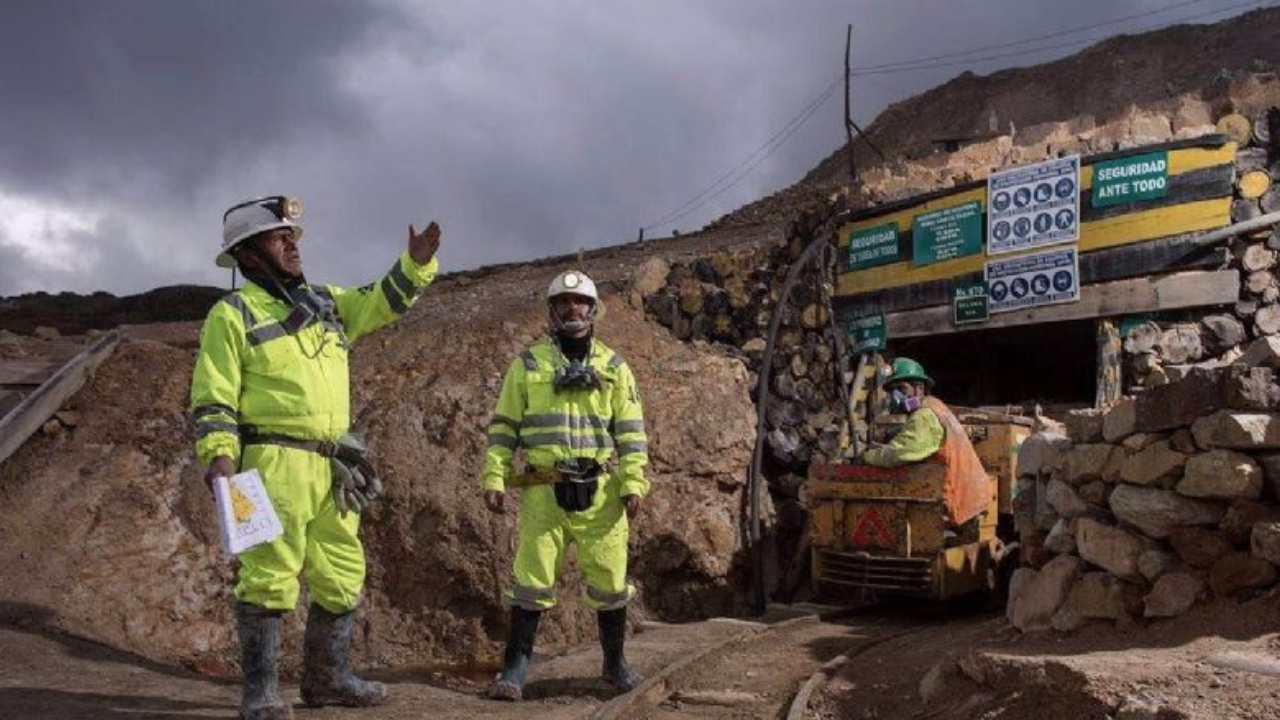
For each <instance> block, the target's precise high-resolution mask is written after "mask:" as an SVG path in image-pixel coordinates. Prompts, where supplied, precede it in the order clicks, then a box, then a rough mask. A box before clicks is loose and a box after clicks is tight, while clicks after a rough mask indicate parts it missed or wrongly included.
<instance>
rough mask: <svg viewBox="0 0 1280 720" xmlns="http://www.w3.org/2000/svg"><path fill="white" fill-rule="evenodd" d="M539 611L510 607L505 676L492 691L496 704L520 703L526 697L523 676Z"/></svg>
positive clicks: (503, 671)
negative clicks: (502, 701) (512, 701)
mask: <svg viewBox="0 0 1280 720" xmlns="http://www.w3.org/2000/svg"><path fill="white" fill-rule="evenodd" d="M541 617H542V611H540V610H526V609H524V608H521V607H516V606H514V605H513V606H512V607H511V627H510V628H509V629H508V630H507V650H506V652H505V653H503V655H502V675H501V676H500V677H498V679H497V680H495V681H494V682H493V685H492V686H491V687H490V688H489V697H491V698H493V699H494V700H519V699H521V698H523V697H524V676H525V673H527V672H528V671H529V660H530V659H531V658H532V657H533V639H534V637H536V636H537V634H538V620H539V619H541Z"/></svg>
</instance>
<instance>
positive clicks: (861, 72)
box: [853, 0, 1270, 77]
mask: <svg viewBox="0 0 1280 720" xmlns="http://www.w3.org/2000/svg"><path fill="white" fill-rule="evenodd" d="M1269 5H1270V3H1267V2H1259V0H1248V2H1241V3H1235V4H1232V5H1227V6H1225V7H1222V8H1218V9H1216V10H1209V11H1206V12H1202V13H1197V14H1195V15H1189V16H1187V17H1182V18H1177V19H1175V20H1173V21H1171V22H1167V23H1162V24H1155V25H1146V26H1143V27H1139V28H1134V29H1133V30H1132V32H1148V31H1152V30H1160V29H1163V28H1167V27H1171V26H1173V25H1177V24H1180V23H1184V22H1189V21H1192V20H1199V19H1203V18H1206V17H1210V16H1213V15H1222V14H1224V13H1231V12H1235V11H1237V10H1240V9H1242V8H1246V7H1249V6H1254V8H1251V9H1256V8H1262V7H1268V6H1269ZM1108 37H1113V36H1110V35H1109V36H1105V37H1097V36H1094V37H1089V38H1084V39H1081V40H1072V41H1070V42H1065V43H1057V44H1053V45H1042V46H1039V47H1034V48H1028V49H1025V50H1015V51H1013V52H1007V53H997V54H995V55H985V56H981V57H972V58H966V59H963V60H952V61H947V62H925V61H924V60H923V59H922V60H916V61H903V62H901V63H894V64H893V65H894V66H893V67H885V66H868V67H864V68H854V71H853V75H854V76H855V77H860V76H861V77H865V76H868V75H891V74H895V73H900V72H909V71H912V70H930V69H935V68H946V67H957V66H961V65H970V64H973V63H980V62H988V61H991V60H1003V59H1006V58H1011V57H1018V56H1021V55H1031V54H1035V53H1041V52H1048V51H1050V50H1061V49H1063V48H1070V47H1078V46H1080V45H1088V44H1090V43H1095V42H1100V41H1102V40H1105V39H1107V38H1108ZM992 47H999V46H992ZM971 52H978V51H972V50H971V51H967V52H966V53H963V54H968V53H971ZM957 54H961V53H957ZM912 63H917V64H912ZM874 67H881V68H884V69H878V70H876V69H870V68H874Z"/></svg>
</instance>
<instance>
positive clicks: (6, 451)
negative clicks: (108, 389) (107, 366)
mask: <svg viewBox="0 0 1280 720" xmlns="http://www.w3.org/2000/svg"><path fill="white" fill-rule="evenodd" d="M119 341H120V333H118V332H116V331H114V330H113V331H111V332H109V333H107V334H105V335H103V336H102V337H101V338H100V339H99V340H98V341H97V342H95V343H94V344H93V345H91V346H90V347H89V348H88V349H86V350H85V351H83V352H81V353H80V354H79V355H76V356H75V357H74V358H72V359H71V361H70V362H68V363H67V364H66V365H64V366H62V369H61V370H59V371H58V372H57V373H55V374H54V375H53V377H51V378H49V379H48V380H46V381H45V382H44V384H42V385H41V386H40V387H39V388H37V389H36V390H35V392H33V393H31V394H30V395H28V396H27V397H26V398H24V399H23V401H22V402H21V403H19V405H18V406H17V407H16V408H14V409H13V410H12V411H10V412H9V413H8V414H6V415H5V416H4V417H3V418H0V463H2V462H4V461H5V460H7V459H8V458H9V456H10V455H12V454H13V453H14V451H16V450H17V449H18V448H20V447H22V444H23V443H24V442H26V441H27V438H29V437H31V435H32V434H33V433H35V431H37V430H39V429H40V426H41V425H44V423H45V421H47V420H48V419H49V418H50V417H52V416H53V414H54V413H56V412H57V411H58V410H59V409H60V408H61V407H62V404H63V403H65V402H66V401H67V399H68V398H70V397H71V396H72V395H74V394H75V393H76V391H77V390H79V389H80V387H81V386H82V385H84V382H85V380H86V379H88V377H89V374H90V373H91V372H93V370H94V368H96V367H97V366H98V364H99V363H101V362H102V361H103V360H105V359H106V358H107V357H108V356H110V355H111V351H112V350H114V349H115V346H116V343H118V342H119Z"/></svg>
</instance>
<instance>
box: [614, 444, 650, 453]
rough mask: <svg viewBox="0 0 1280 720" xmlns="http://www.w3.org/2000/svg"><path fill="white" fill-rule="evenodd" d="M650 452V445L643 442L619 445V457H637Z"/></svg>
mask: <svg viewBox="0 0 1280 720" xmlns="http://www.w3.org/2000/svg"><path fill="white" fill-rule="evenodd" d="M647 452H649V443H647V442H642V441H631V442H620V443H618V455H620V456H621V455H635V454H638V453H647Z"/></svg>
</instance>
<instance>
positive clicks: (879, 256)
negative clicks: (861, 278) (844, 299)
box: [848, 223, 898, 270]
mask: <svg viewBox="0 0 1280 720" xmlns="http://www.w3.org/2000/svg"><path fill="white" fill-rule="evenodd" d="M897 259H898V224H897V223H886V224H884V225H876V226H875V227H869V228H863V229H862V230H854V231H853V233H852V234H850V235H849V264H848V269H849V270H861V269H862V268H869V267H875V266H876V265H884V264H885V263H891V262H895V261H896V260H897Z"/></svg>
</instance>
